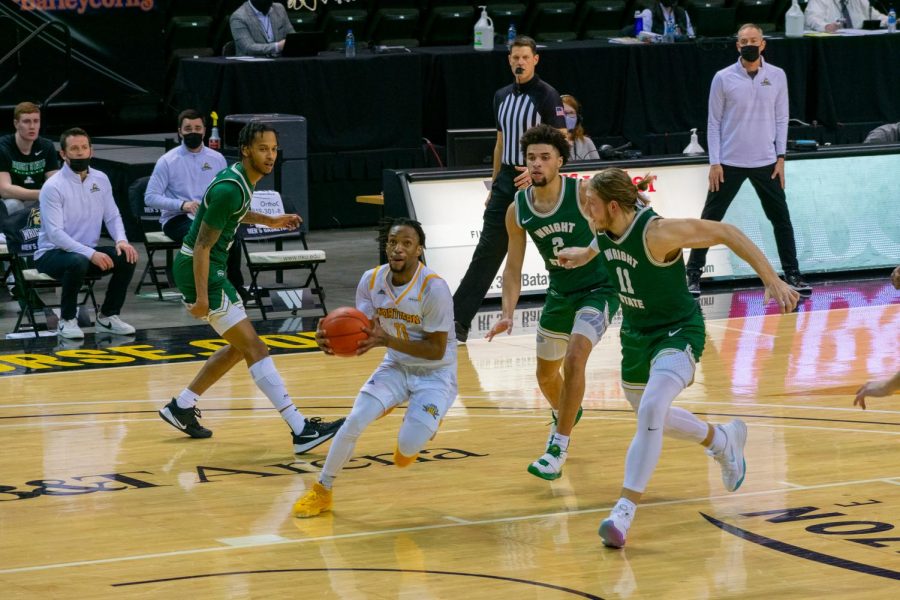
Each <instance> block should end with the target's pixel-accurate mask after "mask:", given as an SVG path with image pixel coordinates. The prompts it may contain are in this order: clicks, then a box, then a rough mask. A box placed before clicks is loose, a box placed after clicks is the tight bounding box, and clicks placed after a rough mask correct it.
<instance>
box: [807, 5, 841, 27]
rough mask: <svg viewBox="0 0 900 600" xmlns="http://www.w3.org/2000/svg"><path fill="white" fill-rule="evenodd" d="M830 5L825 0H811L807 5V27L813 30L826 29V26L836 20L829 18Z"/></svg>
mask: <svg viewBox="0 0 900 600" xmlns="http://www.w3.org/2000/svg"><path fill="white" fill-rule="evenodd" d="M829 12H830V11H829V7H828V5H827V4H826V3H825V1H824V0H810V2H809V4H807V5H806V12H805V13H804V14H805V18H806V27H807V28H809V29H812V30H813V31H825V26H826V25H828V24H829V23H833V22H834V18H833V17H831V18H829V16H830V15H829Z"/></svg>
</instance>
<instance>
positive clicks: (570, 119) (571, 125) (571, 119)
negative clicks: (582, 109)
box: [566, 115, 578, 131]
mask: <svg viewBox="0 0 900 600" xmlns="http://www.w3.org/2000/svg"><path fill="white" fill-rule="evenodd" d="M577 125H578V115H566V129H568V130H569V131H572V130H573V129H575V127H576V126H577Z"/></svg>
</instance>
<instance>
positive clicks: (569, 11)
mask: <svg viewBox="0 0 900 600" xmlns="http://www.w3.org/2000/svg"><path fill="white" fill-rule="evenodd" d="M575 15H576V6H575V3H574V2H538V3H537V4H535V5H534V6H533V7H532V9H531V17H530V18H529V19H528V23H529V25H528V27H527V31H529V32H530V34H531V37H533V38H534V39H535V41H538V42H566V41H571V40H574V39H577V38H578V33H577V29H578V27H577V26H576V24H575ZM519 33H522V32H519Z"/></svg>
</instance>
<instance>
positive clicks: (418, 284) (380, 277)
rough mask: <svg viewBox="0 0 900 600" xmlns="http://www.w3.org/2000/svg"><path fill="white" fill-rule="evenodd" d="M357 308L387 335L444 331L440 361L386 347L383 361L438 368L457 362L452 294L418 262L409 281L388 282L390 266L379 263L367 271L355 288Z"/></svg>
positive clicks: (422, 336) (419, 335)
mask: <svg viewBox="0 0 900 600" xmlns="http://www.w3.org/2000/svg"><path fill="white" fill-rule="evenodd" d="M356 308H358V309H359V310H361V311H362V312H363V313H365V315H366V316H367V317H369V318H370V319H374V318H377V319H378V321H379V323H380V324H381V327H382V329H384V330H385V331H386V332H387V333H388V334H390V335H392V336H394V337H398V338H402V339H409V340H423V339H425V335H426V334H427V333H434V332H435V331H446V332H447V349H446V351H445V352H444V356H443V358H441V359H440V360H428V359H425V358H418V357H415V356H410V355H409V354H404V353H402V352H397V351H396V350H391V349H388V351H387V356H386V360H391V361H394V362H396V363H399V364H400V365H403V366H406V367H427V368H435V369H436V368H440V367H447V366H455V365H456V330H455V328H454V326H453V295H452V294H451V293H450V288H449V287H448V286H447V282H446V281H444V280H443V279H441V277H440V276H439V275H438V274H437V273H435V272H434V271H433V270H431V269H430V268H428V267H426V266H425V265H424V264H422V263H421V262H420V263H419V267H418V269H417V270H416V274H415V275H414V276H413V278H412V279H411V280H410V282H409V283H407V284H406V285H402V286H395V285H393V284H392V283H391V269H390V266H388V265H381V266H379V267H377V268H375V269H370V270H368V271H366V272H365V273H364V274H363V276H362V279H360V281H359V285H358V286H357V288H356Z"/></svg>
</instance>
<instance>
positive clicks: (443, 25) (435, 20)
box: [421, 0, 475, 46]
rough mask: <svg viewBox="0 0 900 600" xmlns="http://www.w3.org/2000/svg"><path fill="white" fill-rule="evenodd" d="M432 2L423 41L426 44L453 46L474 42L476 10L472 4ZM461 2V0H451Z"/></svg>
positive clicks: (451, 0)
mask: <svg viewBox="0 0 900 600" xmlns="http://www.w3.org/2000/svg"><path fill="white" fill-rule="evenodd" d="M438 2H439V0H436V2H435V3H433V4H432V7H431V10H430V11H429V13H428V17H427V18H426V19H425V26H424V27H423V29H422V37H421V41H422V44H423V45H426V46H452V45H459V44H468V43H472V36H473V29H472V27H473V25H474V23H475V17H474V15H475V11H474V9H473V7H471V6H465V5H460V4H448V5H444V4H440V3H438ZM450 2H457V3H458V2H459V0H450Z"/></svg>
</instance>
